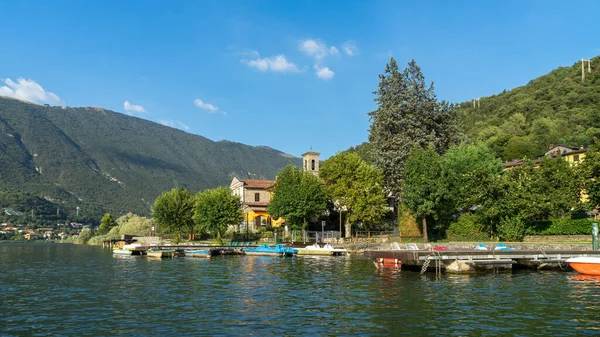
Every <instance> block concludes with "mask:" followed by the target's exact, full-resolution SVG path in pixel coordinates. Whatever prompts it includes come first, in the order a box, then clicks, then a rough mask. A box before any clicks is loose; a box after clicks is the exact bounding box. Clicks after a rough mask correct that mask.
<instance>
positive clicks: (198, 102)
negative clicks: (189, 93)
mask: <svg viewBox="0 0 600 337" xmlns="http://www.w3.org/2000/svg"><path fill="white" fill-rule="evenodd" d="M194 105H195V106H197V107H199V108H200V109H204V110H208V111H210V112H215V111H217V110H219V108H217V107H216V106H214V105H212V104H209V103H204V102H202V100H201V99H199V98H196V99H195V100H194Z"/></svg>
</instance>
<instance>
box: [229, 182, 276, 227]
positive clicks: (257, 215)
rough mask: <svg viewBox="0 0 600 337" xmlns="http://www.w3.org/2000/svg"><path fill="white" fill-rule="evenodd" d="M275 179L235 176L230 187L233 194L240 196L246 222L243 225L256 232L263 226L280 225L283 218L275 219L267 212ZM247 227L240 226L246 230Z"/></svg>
mask: <svg viewBox="0 0 600 337" xmlns="http://www.w3.org/2000/svg"><path fill="white" fill-rule="evenodd" d="M274 185H275V180H255V179H244V180H239V179H238V178H235V177H234V178H233V180H232V181H231V185H229V188H230V189H231V193H232V194H233V195H237V196H238V197H240V200H241V201H242V211H243V212H244V223H243V224H242V226H247V227H246V228H247V229H248V230H249V231H251V232H254V231H256V230H257V229H259V228H260V227H261V226H272V227H279V226H281V224H282V223H283V222H284V220H283V219H273V218H272V217H271V215H270V214H269V213H268V212H267V206H269V202H270V201H271V193H272V189H273V186H274ZM246 228H240V229H241V230H246Z"/></svg>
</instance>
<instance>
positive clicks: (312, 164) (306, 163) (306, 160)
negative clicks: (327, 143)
mask: <svg viewBox="0 0 600 337" xmlns="http://www.w3.org/2000/svg"><path fill="white" fill-rule="evenodd" d="M319 155H320V153H319V152H312V151H309V152H306V153H303V154H302V163H303V164H302V168H303V169H304V171H305V172H310V173H312V174H314V175H316V176H319Z"/></svg>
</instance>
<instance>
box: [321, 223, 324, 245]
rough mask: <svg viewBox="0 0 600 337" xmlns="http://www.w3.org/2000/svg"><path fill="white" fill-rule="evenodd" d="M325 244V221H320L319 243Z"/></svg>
mask: <svg viewBox="0 0 600 337" xmlns="http://www.w3.org/2000/svg"><path fill="white" fill-rule="evenodd" d="M324 242H325V220H323V221H321V243H324Z"/></svg>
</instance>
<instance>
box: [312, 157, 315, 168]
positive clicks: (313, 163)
mask: <svg viewBox="0 0 600 337" xmlns="http://www.w3.org/2000/svg"><path fill="white" fill-rule="evenodd" d="M311 170H313V171H314V170H315V160H314V159H313V160H312V162H311Z"/></svg>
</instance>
